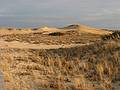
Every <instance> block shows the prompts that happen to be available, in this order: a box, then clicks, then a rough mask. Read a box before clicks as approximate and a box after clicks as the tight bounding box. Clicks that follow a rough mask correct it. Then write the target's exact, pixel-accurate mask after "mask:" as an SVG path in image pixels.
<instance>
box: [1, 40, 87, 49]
mask: <svg viewBox="0 0 120 90" xmlns="http://www.w3.org/2000/svg"><path fill="white" fill-rule="evenodd" d="M84 45H86V44H70V45H45V44H29V43H23V42H18V41H13V42H6V41H3V40H0V48H18V49H59V48H70V47H76V46H84Z"/></svg>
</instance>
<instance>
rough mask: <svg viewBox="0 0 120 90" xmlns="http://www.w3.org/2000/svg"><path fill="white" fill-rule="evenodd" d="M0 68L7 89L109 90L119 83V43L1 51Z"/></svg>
mask: <svg viewBox="0 0 120 90" xmlns="http://www.w3.org/2000/svg"><path fill="white" fill-rule="evenodd" d="M0 68H2V71H3V74H4V78H5V79H4V80H5V83H6V90H96V89H101V90H112V89H113V88H114V86H112V83H115V82H116V81H119V80H120V74H119V70H120V44H119V42H117V41H116V42H96V43H94V44H92V45H86V46H81V47H75V48H64V49H51V50H37V49H24V50H23V49H1V50H0Z"/></svg>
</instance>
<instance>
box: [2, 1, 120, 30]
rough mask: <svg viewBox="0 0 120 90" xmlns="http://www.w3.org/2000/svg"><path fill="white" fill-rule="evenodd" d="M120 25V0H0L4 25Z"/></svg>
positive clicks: (107, 26) (106, 26)
mask: <svg viewBox="0 0 120 90" xmlns="http://www.w3.org/2000/svg"><path fill="white" fill-rule="evenodd" d="M78 23H80V24H86V25H90V26H94V27H104V28H119V27H120V0H0V26H13V27H15V26H16V27H39V26H55V27H62V26H65V25H69V24H78Z"/></svg>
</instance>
